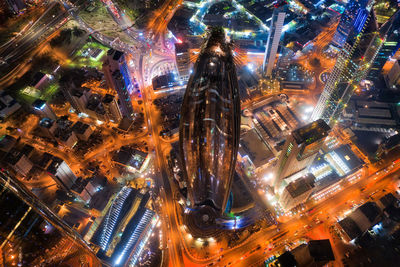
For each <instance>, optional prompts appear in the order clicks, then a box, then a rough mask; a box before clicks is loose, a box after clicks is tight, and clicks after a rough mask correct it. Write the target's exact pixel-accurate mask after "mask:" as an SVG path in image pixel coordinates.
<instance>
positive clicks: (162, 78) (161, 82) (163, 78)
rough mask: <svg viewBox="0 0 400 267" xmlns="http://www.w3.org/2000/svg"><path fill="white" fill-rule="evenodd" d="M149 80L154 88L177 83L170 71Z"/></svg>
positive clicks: (166, 86)
mask: <svg viewBox="0 0 400 267" xmlns="http://www.w3.org/2000/svg"><path fill="white" fill-rule="evenodd" d="M151 82H152V84H153V89H154V90H157V89H162V88H168V87H172V86H175V85H177V84H178V82H177V81H176V78H175V76H174V74H173V73H171V72H169V73H167V74H163V75H159V76H156V77H154V78H153V79H152V80H151Z"/></svg>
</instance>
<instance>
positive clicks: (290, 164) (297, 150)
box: [274, 120, 330, 193]
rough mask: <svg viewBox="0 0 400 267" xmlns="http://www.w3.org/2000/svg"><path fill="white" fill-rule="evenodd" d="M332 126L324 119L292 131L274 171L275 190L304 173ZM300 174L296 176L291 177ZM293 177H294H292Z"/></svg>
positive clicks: (277, 190) (276, 191)
mask: <svg viewBox="0 0 400 267" xmlns="http://www.w3.org/2000/svg"><path fill="white" fill-rule="evenodd" d="M329 130H330V127H329V126H328V125H327V124H326V123H325V121H323V120H317V121H314V122H312V123H309V124H307V125H305V126H303V127H301V128H298V129H296V130H294V131H293V132H292V134H291V135H289V136H288V137H287V139H286V142H285V144H284V146H283V149H282V152H281V154H280V156H279V159H278V161H277V164H276V165H275V171H274V190H275V193H280V191H281V190H282V189H283V188H284V187H285V186H286V185H287V184H289V183H290V182H293V181H294V180H296V178H298V177H300V176H301V175H303V174H304V172H303V171H304V170H307V168H308V167H309V166H310V165H311V163H312V162H313V160H314V159H315V156H316V155H317V153H318V151H319V149H320V148H321V146H322V144H323V142H324V140H325V137H327V136H328V133H329ZM296 174H298V176H296V177H294V178H293V177H291V176H294V175H296ZM292 178H293V179H292Z"/></svg>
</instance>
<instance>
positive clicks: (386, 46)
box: [367, 10, 400, 80]
mask: <svg viewBox="0 0 400 267" xmlns="http://www.w3.org/2000/svg"><path fill="white" fill-rule="evenodd" d="M379 35H380V36H381V38H383V44H382V47H381V49H380V50H379V52H378V54H377V55H376V58H375V60H374V61H373V63H372V66H371V70H370V71H369V73H368V77H367V79H369V80H376V79H377V78H378V77H379V76H380V74H381V72H382V68H383V66H384V65H385V63H386V61H387V60H388V59H389V58H390V57H392V56H394V54H395V53H396V51H397V50H399V48H400V10H398V11H397V12H396V13H394V14H393V15H392V16H391V17H390V19H389V20H387V21H386V22H385V23H384V24H383V25H382V26H381V27H380V29H379Z"/></svg>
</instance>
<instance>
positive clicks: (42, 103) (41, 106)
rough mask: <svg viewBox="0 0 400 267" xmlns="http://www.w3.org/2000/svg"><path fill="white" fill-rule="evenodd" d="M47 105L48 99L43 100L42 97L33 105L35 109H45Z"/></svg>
mask: <svg viewBox="0 0 400 267" xmlns="http://www.w3.org/2000/svg"><path fill="white" fill-rule="evenodd" d="M45 106H46V101H44V100H42V99H36V100H35V101H34V102H33V103H32V107H33V108H34V109H39V110H42V109H44V107H45Z"/></svg>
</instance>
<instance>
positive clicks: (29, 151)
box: [21, 144, 35, 157]
mask: <svg viewBox="0 0 400 267" xmlns="http://www.w3.org/2000/svg"><path fill="white" fill-rule="evenodd" d="M34 150H35V149H34V148H33V146H31V145H28V144H24V145H23V147H22V148H21V153H22V154H24V155H25V156H27V157H30V155H31V154H32V152H33V151H34Z"/></svg>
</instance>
